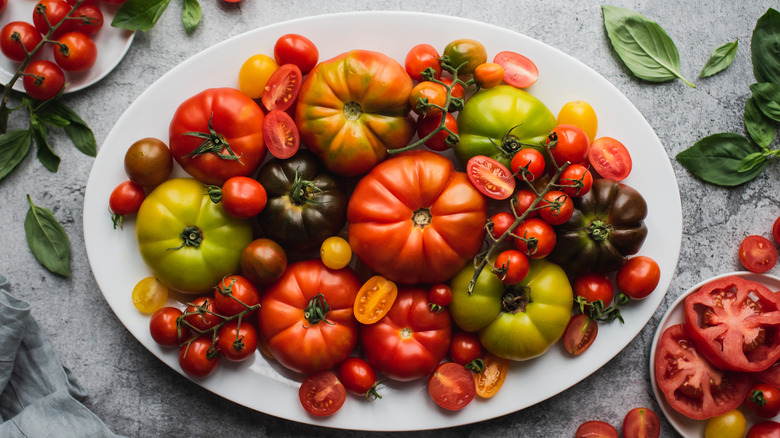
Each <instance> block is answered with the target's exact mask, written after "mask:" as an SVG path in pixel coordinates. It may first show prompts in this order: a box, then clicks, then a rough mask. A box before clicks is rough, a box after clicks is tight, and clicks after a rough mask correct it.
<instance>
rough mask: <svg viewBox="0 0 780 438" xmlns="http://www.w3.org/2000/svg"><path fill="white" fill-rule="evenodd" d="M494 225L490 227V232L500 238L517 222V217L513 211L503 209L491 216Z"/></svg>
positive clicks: (495, 237) (494, 236)
mask: <svg viewBox="0 0 780 438" xmlns="http://www.w3.org/2000/svg"><path fill="white" fill-rule="evenodd" d="M490 220H491V222H492V223H493V227H492V228H491V229H490V234H491V235H492V236H493V238H494V239H498V238H499V237H501V236H502V235H503V234H504V233H506V230H508V229H509V227H511V226H512V224H514V223H515V217H514V215H513V214H512V213H509V212H506V211H501V212H498V213H496V214H494V215H493V216H491V217H490Z"/></svg>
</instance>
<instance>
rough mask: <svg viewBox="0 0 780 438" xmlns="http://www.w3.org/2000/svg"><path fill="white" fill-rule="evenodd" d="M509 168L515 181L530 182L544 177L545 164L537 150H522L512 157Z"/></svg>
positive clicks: (542, 156)
mask: <svg viewBox="0 0 780 438" xmlns="http://www.w3.org/2000/svg"><path fill="white" fill-rule="evenodd" d="M509 166H510V167H511V168H512V173H513V174H514V175H515V176H516V177H517V179H519V180H525V181H528V182H531V181H534V180H536V179H538V178H540V177H541V176H542V175H544V171H545V169H546V167H547V163H546V162H545V160H544V155H542V153H541V152H539V151H538V150H536V149H533V148H524V149H520V150H519V151H517V153H516V154H515V155H514V156H512V162H511V163H510V165H509Z"/></svg>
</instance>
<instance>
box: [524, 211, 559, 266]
mask: <svg viewBox="0 0 780 438" xmlns="http://www.w3.org/2000/svg"><path fill="white" fill-rule="evenodd" d="M514 234H515V235H517V236H519V238H515V247H516V248H517V249H518V250H520V251H521V252H522V253H523V254H525V255H527V256H528V257H530V258H532V259H541V258H544V257H547V256H548V255H549V254H550V252H552V250H553V248H555V244H556V241H557V238H556V237H555V230H554V229H553V227H552V226H551V225H550V224H548V223H547V222H545V221H543V220H542V219H539V218H531V219H526V220H524V221H523V222H521V223H520V225H518V226H517V228H515V233H514Z"/></svg>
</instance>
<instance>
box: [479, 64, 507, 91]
mask: <svg viewBox="0 0 780 438" xmlns="http://www.w3.org/2000/svg"><path fill="white" fill-rule="evenodd" d="M502 80H504V67H502V66H500V65H498V64H496V63H495V62H486V63H484V64H480V65H478V66H477V68H475V69H474V81H475V82H476V83H477V85H478V86H479V87H480V88H493V87H495V86H496V85H498V84H500V83H501V81H502Z"/></svg>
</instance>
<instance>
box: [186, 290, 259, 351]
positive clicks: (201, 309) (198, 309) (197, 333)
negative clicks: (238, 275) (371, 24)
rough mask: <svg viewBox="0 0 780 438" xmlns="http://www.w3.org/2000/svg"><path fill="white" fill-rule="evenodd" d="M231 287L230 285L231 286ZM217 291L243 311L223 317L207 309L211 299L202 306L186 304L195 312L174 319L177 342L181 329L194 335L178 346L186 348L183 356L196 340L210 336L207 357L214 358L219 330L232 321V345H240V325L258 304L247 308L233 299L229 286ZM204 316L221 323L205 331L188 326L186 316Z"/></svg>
mask: <svg viewBox="0 0 780 438" xmlns="http://www.w3.org/2000/svg"><path fill="white" fill-rule="evenodd" d="M231 286H232V284H231ZM217 289H218V291H219V293H222V294H223V295H230V297H231V298H233V299H234V300H235V301H236V302H238V303H241V305H243V306H244V310H242V311H241V312H239V313H237V314H235V315H232V316H225V315H222V314H219V313H216V312H213V311H211V310H209V309H208V304H209V302H208V300H210V299H213V298H208V299H207V300H206V302H204V304H203V305H197V304H195V303H187V306H192V307H193V308H194V309H195V310H193V311H190V312H184V313H183V314H182V315H180V316H179V317H178V318H177V319H176V326H177V328H178V330H179V340H181V333H182V328H183V327H186V328H188V329H189V330H191V331H192V332H193V333H194V335H192V336H190V337H189V338H188V339H187V340H185V341H183V342H181V343H180V344H179V346H181V347H183V346H186V349H185V353H184V354H185V356H186V354H187V351H188V350H189V347H190V345H191V344H192V343H193V342H194V341H195V340H196V339H198V338H200V337H201V336H207V335H210V336H211V345H212V348H210V349H209V353H208V355H209V358H212V357H214V356H215V355H216V354H217V351H216V348H215V347H214V346H215V345H216V341H217V334H218V333H219V330H220V329H221V328H222V326H224V325H225V324H226V323H228V322H230V321H233V320H238V326H237V328H236V340H235V342H234V343H240V342H241V339H240V338H238V334H239V333H240V329H241V323H242V321H243V319H244V317H246V316H247V315H249V314H251V313H252V312H254V311H255V310H257V309H259V308H260V304H255V305H253V306H249V305H247V304H246V303H244V302H243V301H241V300H239V299H237V298H236V297H234V296H233V293H232V290H231V287H230V286H228V288H227V289H221V288H219V287H218V288H217ZM204 314H210V315H214V316H216V317H218V318H220V319H221V321H220V322H219V323H218V324H216V325H214V326H213V327H209V328H208V329H206V330H201V329H199V328H197V327H195V326H193V325H192V324H190V322H189V321H187V317H188V316H191V315H198V316H203V315H204Z"/></svg>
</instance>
